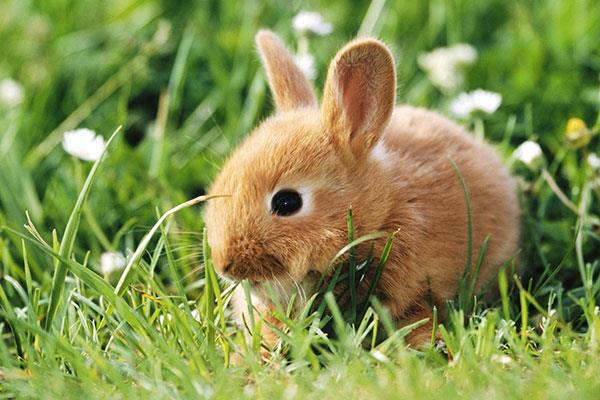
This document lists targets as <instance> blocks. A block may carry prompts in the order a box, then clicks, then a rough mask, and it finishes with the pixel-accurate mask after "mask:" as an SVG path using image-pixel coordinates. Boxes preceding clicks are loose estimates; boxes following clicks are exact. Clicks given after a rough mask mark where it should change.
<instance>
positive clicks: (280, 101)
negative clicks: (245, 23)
mask: <svg viewBox="0 0 600 400" xmlns="http://www.w3.org/2000/svg"><path fill="white" fill-rule="evenodd" d="M255 39H256V45H257V47H258V51H259V54H260V57H261V59H262V61H263V64H264V66H265V70H266V71H267V77H268V79H269V86H270V87H271V92H272V93H273V99H274V100H275V106H276V108H277V110H279V111H289V110H293V109H295V108H300V107H307V106H316V104H317V100H316V97H315V93H314V91H313V88H312V85H311V84H310V82H309V81H308V79H307V78H306V76H305V75H304V73H303V72H302V71H301V70H300V68H298V66H297V65H296V63H295V62H294V58H293V57H292V55H291V54H290V53H289V51H287V49H286V48H285V47H284V45H283V43H281V40H279V38H278V37H277V35H275V34H274V33H273V32H271V31H268V30H262V31H260V32H258V33H257V34H256V38H255Z"/></svg>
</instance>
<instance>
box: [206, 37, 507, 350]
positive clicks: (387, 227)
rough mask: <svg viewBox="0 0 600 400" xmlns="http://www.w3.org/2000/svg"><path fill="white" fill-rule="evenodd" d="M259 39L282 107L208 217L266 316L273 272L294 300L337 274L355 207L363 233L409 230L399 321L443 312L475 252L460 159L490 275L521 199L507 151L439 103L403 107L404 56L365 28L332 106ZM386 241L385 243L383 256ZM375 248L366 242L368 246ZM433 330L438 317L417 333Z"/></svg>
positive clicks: (212, 236) (216, 240)
mask: <svg viewBox="0 0 600 400" xmlns="http://www.w3.org/2000/svg"><path fill="white" fill-rule="evenodd" d="M257 42H258V44H259V48H260V49H261V51H262V55H263V60H264V61H265V64H266V67H267V71H268V73H269V81H270V84H271V88H272V90H273V93H274V96H275V101H276V104H277V107H278V111H279V112H278V113H277V114H276V115H275V116H273V117H271V118H269V119H268V120H266V121H265V122H263V123H262V124H261V126H260V127H259V128H257V130H256V131H255V132H253V134H252V135H251V136H250V137H249V138H248V139H246V141H245V142H244V143H243V144H242V145H241V146H240V147H239V148H238V149H237V150H236V152H234V154H233V155H232V156H231V158H230V159H229V160H228V162H227V163H226V165H225V166H224V168H223V170H222V172H221V174H220V175H219V177H218V178H217V180H216V181H215V183H214V185H213V187H212V189H211V192H212V193H214V194H228V195H230V197H228V198H222V199H215V200H212V201H211V203H210V204H209V207H208V208H207V211H206V215H205V220H206V224H207V227H208V232H209V241H210V244H211V247H212V248H213V259H214V262H215V265H216V266H217V269H218V271H219V272H220V273H221V274H223V275H225V276H227V277H229V278H231V279H234V280H241V279H244V278H247V279H249V280H250V282H251V283H252V284H253V288H254V290H253V292H254V295H256V296H257V298H256V299H255V302H256V304H255V306H258V307H257V308H258V309H259V310H260V311H265V312H266V314H267V315H266V317H267V318H270V316H269V315H268V310H269V309H270V307H272V303H271V299H270V298H269V296H268V295H267V294H266V292H264V291H263V290H261V288H262V287H264V285H263V284H264V283H265V282H269V283H272V284H273V286H274V287H275V288H278V290H280V291H281V292H282V294H283V297H284V298H285V296H286V294H289V292H291V291H292V290H293V288H294V287H295V286H296V285H298V284H300V285H301V284H302V282H303V281H304V280H305V279H306V277H307V276H308V275H309V274H310V272H311V271H317V272H325V271H326V270H327V269H328V267H329V264H330V262H331V260H332V258H333V256H334V255H335V254H336V253H337V251H338V250H339V249H340V248H342V247H343V246H344V245H345V244H347V227H346V221H345V217H346V214H347V211H348V209H349V208H350V207H352V209H353V215H354V225H355V228H356V236H357V237H358V236H360V235H364V234H368V233H371V232H375V231H386V232H396V237H395V240H394V243H393V247H392V252H391V254H390V258H389V260H388V262H387V264H386V266H385V268H384V271H383V275H382V278H381V281H380V284H379V286H378V292H377V294H378V296H379V297H380V299H381V300H382V301H383V302H384V303H385V304H386V305H387V307H388V308H389V310H390V312H391V314H392V315H393V316H394V318H396V320H397V321H398V323H399V325H405V324H406V323H409V322H412V321H415V320H419V319H422V318H426V317H428V316H430V313H431V306H432V305H437V306H438V308H443V306H444V304H445V302H446V300H448V299H450V298H452V297H453V296H454V295H455V293H456V290H457V283H458V280H459V279H460V278H461V276H462V275H463V273H464V271H465V263H466V260H467V255H468V254H467V253H468V251H467V249H468V238H467V236H468V235H467V226H468V224H467V216H468V213H467V206H466V201H465V195H464V192H463V189H462V186H461V184H460V180H459V176H458V175H457V172H456V171H455V169H454V168H453V166H452V163H451V160H452V161H454V162H455V163H456V165H457V167H458V169H459V171H460V173H461V174H462V176H463V177H464V180H465V182H466V185H467V187H468V190H469V198H470V201H471V206H472V220H473V225H472V226H473V242H472V243H473V255H472V260H473V264H474V263H475V260H476V258H477V255H478V249H479V248H480V246H481V244H482V243H483V241H484V238H485V237H486V236H487V235H490V239H489V245H488V249H487V252H486V253H485V258H484V262H483V264H482V266H481V270H480V272H479V279H478V285H480V284H481V283H483V282H486V281H489V280H490V279H491V278H493V276H494V274H495V273H496V272H497V269H498V267H499V266H500V265H501V264H502V263H503V262H505V261H508V260H509V259H510V258H511V257H513V256H514V255H515V253H516V251H517V241H518V236H519V222H518V218H519V208H518V201H517V198H516V195H515V188H514V185H513V182H512V179H511V177H510V176H509V174H508V172H507V170H506V168H505V167H504V166H503V165H502V162H501V160H500V158H499V157H498V156H497V155H496V154H495V152H494V151H493V149H492V148H491V147H490V146H489V145H487V144H485V143H482V142H479V141H477V140H475V139H474V138H472V137H471V136H470V135H469V134H468V133H466V132H464V130H463V129H461V128H460V127H459V126H458V125H456V124H455V123H452V122H450V121H449V120H447V119H445V118H444V117H442V116H440V115H439V114H436V113H434V112H431V111H426V110H423V109H417V108H413V107H408V106H402V107H398V108H395V109H394V101H395V99H394V97H395V93H394V92H395V80H394V67H393V61H392V60H391V57H390V55H389V53H388V52H387V50H386V49H385V47H383V45H381V44H380V43H379V42H376V41H373V40H364V41H358V42H354V43H351V44H350V45H348V46H347V47H346V48H345V49H343V50H342V51H340V53H339V54H338V56H337V57H336V59H335V60H334V61H333V62H332V67H331V68H330V71H329V75H328V79H327V84H326V87H325V90H324V100H323V106H322V107H321V109H319V108H318V107H317V104H316V100H315V98H314V94H312V89H311V88H310V84H308V82H307V81H306V79H305V78H304V77H303V76H302V75H301V73H300V72H299V71H298V70H297V68H296V67H295V65H294V64H293V61H291V57H290V56H289V54H288V53H287V52H286V51H285V50H284V49H283V48H282V47H281V45H280V43H279V41H278V40H277V39H276V37H274V35H272V34H271V33H264V32H263V33H261V34H259V36H258V37H257ZM282 193H283V194H282ZM290 193H291V194H290ZM278 196H279V197H278ZM281 196H283V197H281ZM286 196H287V197H286ZM290 196H291V197H290ZM281 198H282V199H283V200H282V201H283V202H279V200H277V199H281ZM298 199H300V200H301V203H300V207H297V206H298V204H296V203H297V202H298ZM294 202H296V203H294ZM282 204H283V206H282ZM281 207H283V208H281ZM290 207H293V208H295V209H293V210H292V209H291V208H290ZM296 207H297V208H296ZM289 211H292V212H291V213H290V212H289ZM384 242H385V239H381V240H377V241H375V242H374V245H375V248H374V254H375V255H377V254H380V253H381V250H382V248H383V245H384ZM368 247H369V245H365V246H359V247H358V249H357V250H358V256H359V257H361V256H365V255H366V252H367V251H368ZM431 303H433V304H431ZM234 304H235V307H236V309H237V311H238V315H239V317H240V318H241V317H242V314H243V313H244V312H246V311H247V310H248V308H247V304H245V297H244V296H243V294H242V292H241V290H238V293H236V296H235V299H234ZM272 322H273V321H272ZM265 335H266V338H267V342H271V343H272V342H273V341H274V340H275V339H276V338H275V336H274V335H273V334H272V333H271V332H269V331H268V330H267V331H266V332H265ZM428 335H430V324H429V325H427V326H425V327H423V328H420V330H418V331H416V332H415V333H414V334H413V335H412V336H411V337H410V338H409V342H411V343H414V344H419V343H422V342H423V341H424V340H425V339H426V338H427V337H428Z"/></svg>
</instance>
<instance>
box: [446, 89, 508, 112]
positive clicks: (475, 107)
mask: <svg viewBox="0 0 600 400" xmlns="http://www.w3.org/2000/svg"><path fill="white" fill-rule="evenodd" d="M501 103H502V95H501V94H500V93H495V92H488V91H486V90H482V89H477V90H475V91H473V92H470V93H461V94H459V95H458V97H457V98H456V99H455V100H454V101H453V102H452V104H450V109H451V110H452V113H453V114H455V115H456V116H457V117H461V118H467V117H468V116H469V115H471V114H472V113H474V112H475V111H483V112H485V113H486V114H492V113H493V112H494V111H496V110H497V109H498V107H500V104H501Z"/></svg>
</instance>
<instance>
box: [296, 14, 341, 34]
mask: <svg viewBox="0 0 600 400" xmlns="http://www.w3.org/2000/svg"><path fill="white" fill-rule="evenodd" d="M292 24H293V26H294V29H295V30H296V31H297V32H298V33H299V34H305V33H311V32H312V33H316V34H317V35H320V36H324V35H328V34H330V33H331V31H332V30H333V26H332V25H331V24H330V23H329V22H327V21H325V20H324V19H323V16H322V15H321V14H319V13H318V12H311V11H300V12H299V13H298V15H296V16H295V17H294V20H293V22H292Z"/></svg>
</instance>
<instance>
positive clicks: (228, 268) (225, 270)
mask: <svg viewBox="0 0 600 400" xmlns="http://www.w3.org/2000/svg"><path fill="white" fill-rule="evenodd" d="M232 269H233V262H231V261H230V262H229V263H227V264H225V266H224V267H223V268H222V271H223V272H222V273H223V275H228V274H229V273H231V270H232Z"/></svg>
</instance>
